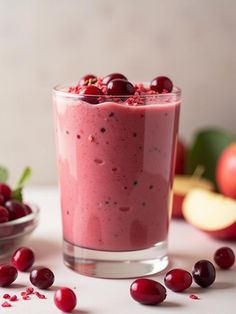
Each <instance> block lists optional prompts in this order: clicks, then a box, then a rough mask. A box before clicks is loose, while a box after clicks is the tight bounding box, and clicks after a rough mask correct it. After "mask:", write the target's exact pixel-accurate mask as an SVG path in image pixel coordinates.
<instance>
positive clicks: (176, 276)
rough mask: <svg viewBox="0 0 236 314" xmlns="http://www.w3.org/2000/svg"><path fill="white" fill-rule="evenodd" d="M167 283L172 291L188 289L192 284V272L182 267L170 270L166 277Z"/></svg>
mask: <svg viewBox="0 0 236 314" xmlns="http://www.w3.org/2000/svg"><path fill="white" fill-rule="evenodd" d="M164 281H165V285H166V287H167V288H169V289H170V290H172V291H175V292H181V291H184V290H186V289H188V288H189V287H190V286H191V284H192V276H191V274H190V273H189V272H188V271H186V270H184V269H180V268H175V269H172V270H170V271H169V272H168V273H167V274H166V275H165V278H164Z"/></svg>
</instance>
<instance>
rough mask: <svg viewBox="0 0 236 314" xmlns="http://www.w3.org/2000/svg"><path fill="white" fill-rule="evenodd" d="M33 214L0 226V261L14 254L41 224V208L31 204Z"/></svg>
mask: <svg viewBox="0 0 236 314" xmlns="http://www.w3.org/2000/svg"><path fill="white" fill-rule="evenodd" d="M29 206H30V208H31V209H32V213H31V214H29V215H26V216H24V217H21V218H18V219H15V220H11V221H8V222H4V223H1V224H0V259H3V258H5V257H7V256H9V255H11V254H12V253H13V251H14V250H16V249H17V248H18V247H19V246H21V245H22V243H23V242H24V241H25V240H26V239H27V238H28V237H29V235H30V234H31V233H32V232H33V231H34V230H35V228H36V227H37V225H38V222H39V208H38V207H37V206H35V205H32V204H29Z"/></svg>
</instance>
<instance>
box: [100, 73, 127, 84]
mask: <svg viewBox="0 0 236 314" xmlns="http://www.w3.org/2000/svg"><path fill="white" fill-rule="evenodd" d="M115 79H123V80H126V81H127V78H126V77H125V76H124V75H123V74H121V73H111V74H108V75H107V76H105V77H104V78H103V80H102V84H105V85H107V84H108V83H109V82H110V81H112V80H115Z"/></svg>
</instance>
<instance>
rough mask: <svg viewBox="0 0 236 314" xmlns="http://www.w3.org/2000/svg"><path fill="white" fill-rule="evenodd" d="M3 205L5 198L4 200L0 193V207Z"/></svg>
mask: <svg viewBox="0 0 236 314" xmlns="http://www.w3.org/2000/svg"><path fill="white" fill-rule="evenodd" d="M4 203H5V198H4V196H3V195H2V194H1V193H0V206H1V205H4Z"/></svg>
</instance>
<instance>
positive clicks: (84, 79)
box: [79, 74, 97, 85]
mask: <svg viewBox="0 0 236 314" xmlns="http://www.w3.org/2000/svg"><path fill="white" fill-rule="evenodd" d="M96 81H97V78H96V76H95V75H93V74H86V75H84V76H83V77H81V79H80V80H79V85H88V84H89V83H90V82H91V83H93V84H94V83H96Z"/></svg>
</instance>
